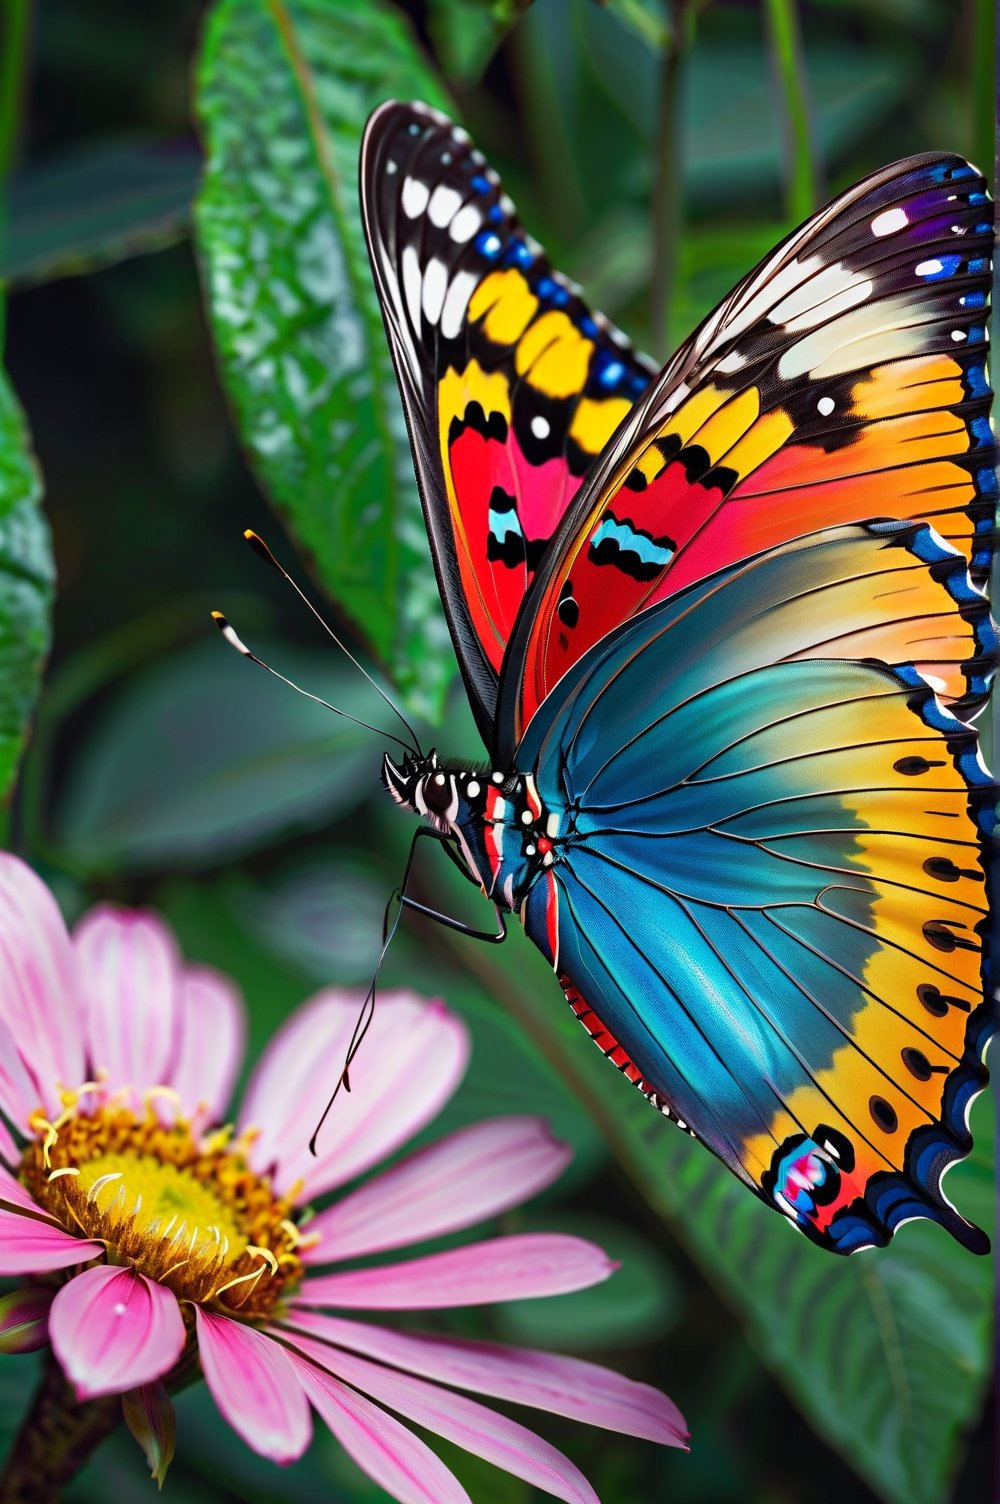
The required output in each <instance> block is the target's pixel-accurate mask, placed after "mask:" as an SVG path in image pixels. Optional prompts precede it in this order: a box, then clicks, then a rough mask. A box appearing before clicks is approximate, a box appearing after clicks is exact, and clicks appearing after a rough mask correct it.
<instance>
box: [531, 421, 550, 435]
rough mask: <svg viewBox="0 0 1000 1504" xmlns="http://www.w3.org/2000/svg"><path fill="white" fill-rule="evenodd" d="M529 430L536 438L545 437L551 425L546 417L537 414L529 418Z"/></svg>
mask: <svg viewBox="0 0 1000 1504" xmlns="http://www.w3.org/2000/svg"><path fill="white" fill-rule="evenodd" d="M531 431H532V433H533V434H534V435H535V438H536V439H547V438H548V436H549V434H550V433H551V432H552V425H551V423H550V422H549V420H548V418H543V417H541V416H538V417H535V418H532V420H531Z"/></svg>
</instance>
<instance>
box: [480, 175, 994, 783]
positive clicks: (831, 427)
mask: <svg viewBox="0 0 1000 1504" xmlns="http://www.w3.org/2000/svg"><path fill="white" fill-rule="evenodd" d="M992 243H993V227H992V206H991V204H990V202H989V199H988V196H987V194H986V186H985V183H984V181H983V179H982V177H981V176H980V175H979V174H978V173H977V172H976V171H975V169H974V168H972V167H970V166H969V165H968V163H966V162H965V161H964V160H962V159H961V158H959V157H947V156H924V157H914V158H910V159H908V160H907V161H904V162H900V163H897V164H896V165H895V166H894V167H890V168H886V169H885V170H884V171H882V172H880V173H878V174H876V175H874V176H873V177H871V178H868V179H866V180H865V181H864V182H862V183H860V184H858V185H857V186H856V187H855V188H853V189H851V190H850V191H849V192H847V193H845V194H843V195H841V197H840V198H839V199H837V200H835V201H834V202H833V203H832V204H831V205H830V206H828V207H827V208H826V209H824V210H823V211H822V212H821V213H819V214H818V215H816V216H815V218H814V219H813V220H811V221H810V222H809V223H808V224H806V225H805V226H803V227H802V228H801V229H800V230H798V231H796V232H795V233H794V234H793V235H791V236H790V237H789V238H788V240H787V241H786V242H785V243H784V244H783V246H781V247H779V248H778V249H777V250H776V251H775V252H774V253H773V254H772V255H771V256H770V257H768V258H766V260H765V261H764V262H763V263H762V264H761V266H759V267H758V268H757V270H756V271H754V272H752V273H751V274H750V275H749V276H748V277H747V278H745V279H744V281H743V282H742V283H741V284H740V285H739V287H737V289H736V290H735V291H734V292H733V293H732V294H731V295H730V297H729V298H727V299H726V300H725V302H724V303H723V304H722V305H721V306H720V308H719V309H717V310H716V312H715V313H713V314H712V315H711V316H710V317H709V318H708V319H707V320H706V321H705V323H704V324H703V325H702V326H701V328H700V329H699V330H698V331H696V333H695V334H694V335H693V336H692V338H691V339H690V340H689V341H688V343H687V344H686V345H685V346H684V347H683V349H682V350H681V351H680V352H679V353H678V355H677V356H676V357H675V358H674V359H673V360H672V361H671V362H670V363H669V365H668V366H667V367H666V368H665V370H664V371H663V372H662V373H661V375H660V377H659V378H658V379H657V381H656V382H655V383H654V384H653V385H652V386H651V387H650V389H649V391H648V393H647V395H646V396H645V398H643V399H642V401H641V402H640V403H638V404H637V406H636V407H635V408H634V409H633V411H632V413H631V414H630V415H629V416H628V418H627V419H626V420H625V422H624V423H623V425H622V427H621V429H620V430H619V431H618V433H617V434H616V435H615V438H614V440H613V441H612V442H611V443H610V444H609V445H608V447H607V449H606V450H605V452H604V453H603V455H602V456H601V459H600V461H599V462H598V463H597V465H595V467H594V468H593V470H592V471H591V473H590V475H589V476H588V479H587V484H586V486H585V487H584V488H583V490H582V491H581V492H580V494H579V495H578V496H577V499H576V502H575V503H574V506H573V507H572V508H571V510H570V512H569V513H568V514H567V517H566V519H565V521H564V523H563V526H562V528H561V530H560V533H559V535H558V537H557V539H556V540H555V541H554V544H553V546H552V547H551V548H550V549H549V550H548V552H547V554H546V557H545V560H544V563H543V566H542V568H541V569H540V571H539V574H538V575H537V576H536V579H535V582H534V585H533V588H532V591H531V593H530V595H529V597H528V599H527V600H526V601H525V605H524V608H523V610H522V613H521V618H520V621H519V623H518V626H517V629H516V633H515V635H514V638H513V640H512V644H511V650H510V652H509V653H508V657H507V661H506V663H505V665H504V672H503V687H502V698H501V707H500V714H499V716H498V726H497V738H498V742H497V746H496V749H495V751H496V755H497V756H498V757H500V758H501V759H502V758H504V757H506V756H509V755H510V754H511V753H512V751H513V748H514V745H515V744H516V741H517V739H518V737H519V736H520V735H521V734H522V733H523V731H524V728H525V727H526V726H527V724H528V722H529V721H530V718H531V716H532V714H533V713H534V712H535V710H536V709H537V707H538V705H539V704H540V703H541V701H542V700H543V699H544V697H545V695H546V694H547V693H548V692H549V691H550V690H551V689H552V687H553V686H554V685H555V684H556V683H557V682H558V680H559V678H560V677H561V675H562V674H563V673H565V672H566V670H567V669H568V668H569V667H571V666H572V664H573V663H574V662H576V661H577V660H578V659H579V658H580V657H581V656H582V654H583V653H584V652H586V650H587V649H588V648H589V647H590V646H592V645H593V644H594V643H595V642H597V641H599V640H600V638H602V637H603V636H604V635H605V634H606V633H608V632H609V631H611V630H613V629H614V627H616V626H617V625H619V624H620V623H621V622H623V621H626V620H628V619H629V618H630V617H631V616H632V615H634V614H635V613H636V612H638V611H641V610H644V609H646V608H647V607H648V606H650V605H653V604H655V602H657V601H659V600H662V599H664V598H665V597H666V596H668V595H670V594H671V593H673V592H675V591H677V590H680V589H681V588H683V587H684V586H685V585H687V584H690V583H691V582H692V581H694V580H698V579H701V578H704V577H705V576H707V575H709V574H711V573H713V572H714V571H715V570H717V569H720V568H724V567H725V566H726V565H728V564H731V563H733V562H735V561H737V560H739V559H741V558H747V557H749V556H750V555H752V554H754V553H756V552H758V551H759V550H762V549H766V548H769V547H773V546H776V545H778V544H781V543H783V542H785V541H787V540H788V539H789V538H794V537H797V536H800V535H802V534H805V533H809V532H811V531H813V530H815V529H817V528H822V527H826V526H829V525H831V524H834V523H846V522H852V521H862V520H865V519H867V518H872V517H888V518H899V519H908V518H919V519H923V520H926V521H928V522H930V523H931V524H933V526H934V527H935V529H936V530H937V531H938V532H939V533H940V534H941V535H942V536H943V537H944V538H946V539H947V540H948V541H949V542H951V543H952V544H953V545H954V546H955V547H956V548H958V549H960V550H961V551H962V553H963V554H964V556H965V557H966V559H967V560H968V561H969V563H970V565H971V567H972V572H973V577H974V578H975V579H977V580H978V581H980V582H981V581H982V580H983V579H985V577H986V575H987V573H988V571H989V564H990V559H991V556H992V547H993V512H994V507H995V503H996V475H995V470H994V465H995V458H996V456H995V448H994V441H993V435H992V432H991V429H990V423H989V406H990V400H991V394H990V391H989V387H988V381H987V376H986V369H985V353H986V340H987V321H988V302H989V291H990V282H991V276H992V271H991V265H992V263H991V259H990V258H991V252H992ZM568 598H572V600H573V601H574V603H575V610H574V612H573V619H572V622H571V623H570V622H569V621H567V619H566V616H565V610H564V609H563V610H562V611H560V607H561V606H562V605H563V603H564V602H565V601H566V600H567V599H568ZM953 690H954V687H952V690H950V691H949V694H950V695H951V697H953V698H956V699H957V700H958V701H959V703H962V701H963V692H962V691H961V689H960V688H959V689H958V691H957V692H954V693H953V692H952V691H953ZM965 703H966V706H968V705H969V704H970V703H971V702H970V701H969V700H968V699H967V698H966V700H965Z"/></svg>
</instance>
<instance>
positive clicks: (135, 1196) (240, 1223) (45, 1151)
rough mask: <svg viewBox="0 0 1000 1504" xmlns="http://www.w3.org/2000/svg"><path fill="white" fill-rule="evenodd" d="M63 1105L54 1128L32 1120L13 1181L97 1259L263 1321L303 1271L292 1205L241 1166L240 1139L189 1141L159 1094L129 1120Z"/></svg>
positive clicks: (113, 1104) (111, 1109)
mask: <svg viewBox="0 0 1000 1504" xmlns="http://www.w3.org/2000/svg"><path fill="white" fill-rule="evenodd" d="M92 1098H93V1092H92V1091H90V1090H88V1089H87V1088H83V1089H81V1091H79V1092H76V1093H74V1094H72V1096H70V1097H68V1103H69V1105H67V1107H66V1110H65V1111H64V1112H63V1113H62V1115H61V1116H60V1117H59V1118H57V1120H56V1121H55V1123H49V1122H48V1121H47V1120H45V1119H44V1118H41V1117H39V1118H37V1119H36V1120H35V1124H34V1126H36V1127H37V1130H38V1132H39V1137H38V1138H36V1139H35V1140H34V1141H33V1142H31V1143H30V1144H29V1145H28V1146H27V1148H26V1149H25V1151H24V1155H23V1158H22V1161H21V1166H20V1179H21V1182H22V1184H23V1185H24V1186H25V1187H26V1189H27V1190H29V1191H30V1192H31V1194H32V1195H33V1196H34V1197H35V1199H36V1201H37V1202H38V1204H39V1205H40V1206H41V1207H43V1208H44V1209H45V1210H46V1211H47V1212H49V1213H50V1215H52V1216H53V1217H56V1218H58V1220H59V1221H60V1222H61V1223H62V1225H63V1226H64V1227H65V1228H67V1230H70V1231H74V1232H79V1233H81V1234H82V1235H83V1236H84V1237H87V1238H93V1239H96V1240H98V1241H99V1242H102V1243H104V1244H105V1245H106V1247H107V1250H108V1253H107V1257H108V1262H109V1263H112V1264H122V1265H129V1266H131V1267H132V1268H134V1269H136V1270H137V1271H138V1272H139V1273H140V1274H144V1275H146V1277H147V1278H149V1279H153V1280H156V1281H158V1283H160V1284H163V1285H167V1286H169V1288H170V1289H172V1290H173V1291H174V1293H175V1294H176V1295H177V1297H178V1299H180V1300H189V1301H194V1302H196V1303H197V1304H199V1305H210V1306H212V1307H215V1308H216V1309H218V1310H220V1311H226V1310H229V1311H238V1312H239V1314H240V1315H241V1316H242V1317H243V1318H244V1319H246V1318H250V1319H254V1318H263V1317H265V1316H267V1315H269V1314H270V1312H271V1311H272V1310H273V1309H274V1306H275V1304H276V1302H277V1300H278V1298H279V1296H280V1295H281V1292H282V1290H283V1289H285V1288H286V1286H288V1285H289V1284H292V1285H293V1286H294V1285H295V1284H297V1283H298V1281H299V1278H300V1276H301V1272H302V1264H301V1259H300V1257H299V1253H298V1249H299V1245H300V1242H301V1239H300V1235H299V1231H298V1228H297V1227H296V1226H295V1223H294V1222H293V1221H292V1202H293V1199H294V1198H293V1197H289V1198H288V1199H283V1198H281V1197H278V1196H276V1195H275V1194H274V1192H273V1190H272V1188H271V1184H270V1181H269V1179H268V1178H267V1177H266V1176H261V1175H258V1174H256V1173H255V1172H254V1171H253V1170H252V1169H251V1168H250V1166H249V1164H248V1162H247V1150H248V1148H249V1144H250V1141H251V1139H250V1137H249V1136H246V1137H245V1138H244V1139H236V1140H234V1139H233V1137H232V1130H231V1129H228V1128H225V1129H221V1130H219V1131H217V1132H215V1133H213V1134H211V1135H210V1136H209V1137H208V1138H204V1139H203V1138H200V1137H198V1136H197V1135H196V1134H195V1132H194V1131H193V1129H192V1126H191V1124H190V1123H188V1122H187V1121H186V1120H185V1119H183V1118H181V1117H179V1116H177V1115H175V1113H174V1109H173V1104H172V1103H170V1102H169V1101H167V1102H166V1104H165V1103H164V1094H163V1093H152V1094H150V1096H149V1097H148V1098H147V1100H146V1102H145V1103H144V1105H143V1107H142V1108H141V1109H140V1110H138V1111H136V1110H133V1108H132V1107H131V1106H130V1105H126V1104H125V1103H123V1102H121V1101H113V1100H112V1101H107V1102H104V1103H99V1104H98V1105H96V1106H94V1107H88V1106H87V1104H88V1102H89V1101H91V1100H92Z"/></svg>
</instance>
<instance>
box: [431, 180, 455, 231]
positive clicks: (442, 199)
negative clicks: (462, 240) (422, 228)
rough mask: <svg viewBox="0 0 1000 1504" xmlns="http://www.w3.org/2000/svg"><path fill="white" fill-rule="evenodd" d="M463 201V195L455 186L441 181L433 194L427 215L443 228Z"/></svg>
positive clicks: (440, 228)
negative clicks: (451, 186) (452, 186)
mask: <svg viewBox="0 0 1000 1504" xmlns="http://www.w3.org/2000/svg"><path fill="white" fill-rule="evenodd" d="M461 202H462V195H461V194H460V193H457V192H456V191H455V189H454V188H449V187H447V185H446V184H444V183H440V184H439V185H438V187H437V188H435V189H434V192H433V194H432V195H431V201H430V204H429V206H428V209H427V215H428V218H429V219H430V222H431V224H432V225H437V227H438V229H439V230H443V229H444V227H445V225H446V224H450V222H451V221H452V219H454V217H455V211H456V210H457V209H458V207H459V205H460V204H461Z"/></svg>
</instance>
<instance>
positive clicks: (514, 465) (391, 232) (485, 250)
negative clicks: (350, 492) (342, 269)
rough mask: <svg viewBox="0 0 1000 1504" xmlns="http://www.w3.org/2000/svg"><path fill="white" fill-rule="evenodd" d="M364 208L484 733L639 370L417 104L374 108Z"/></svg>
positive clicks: (488, 175) (460, 149)
mask: <svg viewBox="0 0 1000 1504" xmlns="http://www.w3.org/2000/svg"><path fill="white" fill-rule="evenodd" d="M362 205H363V214H364V222H365V230H366V234H367V237H368V245H369V252H370V255H371V261H372V267H373V270H374V273H375V279H376V284H377V286H378V289H379V294H380V297H381V302H382V308H383V313H384V316H385V322H386V328H387V331H388V335H389V341H390V345H391V348H392V352H393V358H394V361H395V365H396V370H397V374H398V377H399V383H400V389H401V391H402V394H403V401H404V405H405V408H406V413H407V418H408V422H409V427H410V435H411V439H412V444H413V452H414V457H415V461H416V470H417V476H418V480H419V483H420V490H421V495H422V498H423V503H424V510H425V515H426V519H427V527H428V532H429V535H430V540H431V547H432V551H433V554H434V561H435V566H436V568H437V572H438V581H439V584H440V587H441V595H442V599H443V601H444V605H445V610H446V612H447V615H448V620H449V624H450V626H451V630H452V636H453V638H454V641H455V647H456V650H457V652H458V656H459V661H460V664H461V667H462V670H463V674H464V676H465V681H466V685H467V687H468V689H469V695H470V700H471V703H472V708H473V711H474V713H475V714H476V717H477V720H478V723H479V726H480V729H481V731H482V733H483V737H484V740H485V741H486V742H487V743H489V742H490V741H491V740H492V726H493V715H494V710H495V701H496V684H497V678H498V674H499V669H500V665H501V662H502V660H503V654H504V649H505V647H506V643H507V640H508V637H509V635H510V631H511V628H512V627H513V624H514V621H515V618H516V616H517V613H518V610H519V609H520V605H521V601H522V600H523V598H524V594H525V592H526V590H527V588H528V585H529V584H530V582H531V580H532V578H533V577H534V572H535V570H536V568H537V567H538V563H539V561H540V559H541V557H542V554H543V552H544V549H545V546H546V544H547V542H548V540H549V538H550V537H551V536H552V534H553V532H554V531H555V530H556V528H557V526H558V525H559V523H560V522H561V520H562V518H563V516H564V514H565V512H566V509H567V507H568V506H569V504H570V503H571V501H572V499H573V497H574V496H575V495H576V492H577V490H578V488H579V486H580V482H581V480H582V478H583V476H584V474H585V472H586V471H587V469H588V467H589V466H590V464H591V463H592V461H593V460H594V458H595V456H596V455H597V454H599V453H600V451H601V449H602V448H603V446H604V444H605V443H606V442H607V440H608V439H609V438H610V436H611V434H612V433H613V432H614V430H615V428H617V426H618V424H619V423H620V422H621V420H622V418H623V417H624V416H625V414H626V413H627V412H628V411H629V409H630V408H631V406H632V404H633V402H634V401H635V399H636V398H637V396H639V395H640V394H641V393H642V392H643V391H644V390H645V388H646V386H647V384H648V381H649V379H650V376H651V375H652V370H653V368H652V367H651V366H650V365H649V363H648V362H647V361H645V360H644V359H643V358H642V357H640V356H638V355H637V354H636V353H635V352H634V351H633V350H632V348H631V346H630V345H629V343H628V341H627V340H626V339H625V338H624V336H623V335H621V334H620V332H619V331H618V330H616V329H614V328H613V326H612V325H610V324H609V323H608V321H607V320H606V319H605V318H604V317H603V316H602V315H601V314H599V313H595V312H592V311H591V310H590V309H589V308H588V307H587V306H586V304H585V303H584V302H583V301H582V300H581V298H580V296H579V294H578V291H577V290H576V289H574V288H573V287H572V285H571V284H569V283H568V282H567V281H566V280H565V278H563V277H562V276H561V275H560V274H559V273H558V272H556V271H555V270H553V268H552V266H551V265H550V263H549V261H548V259H547V257H546V256H545V254H544V252H543V251H542V249H541V247H540V246H538V245H537V244H536V243H535V242H534V241H533V240H531V238H530V237H529V236H527V235H526V234H525V232H524V231H523V229H522V228H521V225H520V223H519V221H518V219H517V216H516V213H515V210H514V206H513V204H512V203H511V202H510V200H509V198H507V196H506V195H505V194H504V192H503V189H502V187H501V184H500V182H499V179H498V178H497V175H496V173H495V172H493V171H492V170H491V169H490V168H489V167H488V166H487V165H486V163H485V161H484V159H483V157H482V155H481V154H480V153H479V152H477V151H476V150H475V149H474V148H473V146H472V145H471V143H470V141H469V138H468V136H467V135H466V134H465V132H464V131H462V130H460V129H459V128H458V127H456V126H454V125H453V124H452V123H451V121H449V120H447V119H446V118H445V117H444V116H442V115H439V114H437V113H436V112H435V111H432V110H430V109H429V108H428V107H427V106H425V105H419V104H413V105H405V104H395V103H392V104H387V105H384V106H383V107H382V109H380V110H379V111H377V112H376V114H375V115H374V116H373V117H372V119H371V121H370V122H369V125H368V129H367V131H366V134H365V142H364V148H363V156H362ZM563 609H564V611H567V610H568V611H570V612H571V608H570V607H565V606H564V608H563Z"/></svg>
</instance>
